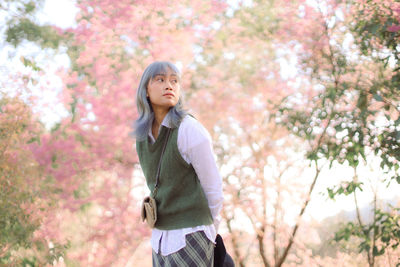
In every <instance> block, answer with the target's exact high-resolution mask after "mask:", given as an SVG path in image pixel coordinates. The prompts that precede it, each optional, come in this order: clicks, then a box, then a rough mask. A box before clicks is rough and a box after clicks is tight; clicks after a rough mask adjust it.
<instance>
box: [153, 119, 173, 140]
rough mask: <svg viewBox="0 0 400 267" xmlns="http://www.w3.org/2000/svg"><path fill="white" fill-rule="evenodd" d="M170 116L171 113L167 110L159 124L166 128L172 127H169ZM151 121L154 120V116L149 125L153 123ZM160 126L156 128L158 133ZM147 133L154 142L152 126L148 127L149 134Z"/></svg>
mask: <svg viewBox="0 0 400 267" xmlns="http://www.w3.org/2000/svg"><path fill="white" fill-rule="evenodd" d="M170 116H171V115H170V114H169V112H168V113H167V115H165V117H164V119H163V121H162V122H161V126H165V127H167V128H172V127H171V121H170V119H169V118H170ZM153 121H154V117H153V120H152V121H151V125H153ZM161 126H160V128H159V129H158V134H160V131H161ZM148 135H149V136H150V139H151V141H152V143H154V142H155V138H154V136H153V132H152V127H150V129H149V134H148Z"/></svg>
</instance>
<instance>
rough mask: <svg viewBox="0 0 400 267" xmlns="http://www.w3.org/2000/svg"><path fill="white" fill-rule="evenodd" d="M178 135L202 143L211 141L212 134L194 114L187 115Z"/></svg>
mask: <svg viewBox="0 0 400 267" xmlns="http://www.w3.org/2000/svg"><path fill="white" fill-rule="evenodd" d="M178 135H179V136H181V137H182V138H185V139H187V141H193V142H195V143H200V142H202V141H211V136H210V134H209V132H208V131H207V129H206V128H205V127H204V126H203V125H202V124H201V123H200V122H199V121H198V120H197V119H196V118H195V117H193V116H192V115H186V116H185V117H184V118H183V120H182V122H181V125H180V126H179V131H178Z"/></svg>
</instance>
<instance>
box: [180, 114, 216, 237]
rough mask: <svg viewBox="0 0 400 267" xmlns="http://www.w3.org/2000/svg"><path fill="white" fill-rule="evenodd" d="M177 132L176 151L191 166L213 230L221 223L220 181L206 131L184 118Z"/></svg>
mask: <svg viewBox="0 0 400 267" xmlns="http://www.w3.org/2000/svg"><path fill="white" fill-rule="evenodd" d="M179 129H180V131H179V132H178V149H179V150H180V152H181V154H182V156H183V158H184V159H185V160H186V161H187V162H188V163H190V164H192V166H193V168H194V170H195V171H196V174H197V176H198V178H199V181H200V184H201V186H202V188H203V191H204V193H205V195H206V198H207V201H208V206H209V208H210V211H211V215H212V217H213V221H214V226H215V229H216V230H217V231H218V226H219V223H220V221H221V219H220V216H219V214H220V211H221V209H222V203H223V194H222V179H221V176H220V174H219V171H218V168H217V165H216V163H215V158H214V153H213V149H212V141H211V137H210V135H209V133H208V132H207V130H206V129H205V128H204V127H203V126H202V125H201V124H200V123H199V122H198V121H197V120H196V119H194V118H192V117H189V118H185V120H184V122H182V125H181V127H180V128H179Z"/></svg>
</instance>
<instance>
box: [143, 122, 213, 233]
mask: <svg viewBox="0 0 400 267" xmlns="http://www.w3.org/2000/svg"><path fill="white" fill-rule="evenodd" d="M166 137H167V128H166V127H164V126H162V127H161V131H160V134H159V136H158V138H157V140H156V142H155V143H154V144H150V143H149V140H148V138H147V139H146V140H145V141H140V142H139V141H136V150H137V153H138V156H139V162H140V166H141V167H142V170H143V173H144V176H145V177H146V182H147V186H148V187H149V189H150V191H151V192H153V189H154V186H155V182H156V172H157V166H158V162H159V159H160V155H161V150H162V147H163V144H164V142H165V140H166ZM177 137H178V129H177V128H175V129H171V134H170V137H169V140H168V143H167V146H166V148H165V152H164V155H163V159H162V162H161V171H160V180H159V184H158V190H157V194H156V197H155V199H156V203H157V222H156V224H155V227H156V228H158V229H161V230H172V229H180V228H186V227H194V226H199V225H209V224H212V223H213V220H212V217H211V212H210V209H209V207H208V202H207V199H206V196H205V194H204V191H203V189H202V187H201V184H200V181H199V179H198V177H197V174H196V172H195V170H194V168H193V166H192V165H190V164H188V163H187V162H186V161H185V160H184V159H183V158H182V156H181V154H180V152H179V150H178V146H177Z"/></svg>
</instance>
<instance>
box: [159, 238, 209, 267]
mask: <svg viewBox="0 0 400 267" xmlns="http://www.w3.org/2000/svg"><path fill="white" fill-rule="evenodd" d="M152 258H153V267H159V266H160V267H185V266H187V267H192V266H196V267H211V266H213V265H214V244H213V243H212V242H211V241H210V240H209V239H208V238H207V236H206V234H205V233H204V232H203V231H199V232H194V233H191V234H188V235H186V246H185V247H184V248H182V249H180V250H178V251H177V252H175V253H172V254H169V255H167V256H163V255H161V254H157V253H156V252H155V251H154V250H153V253H152Z"/></svg>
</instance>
